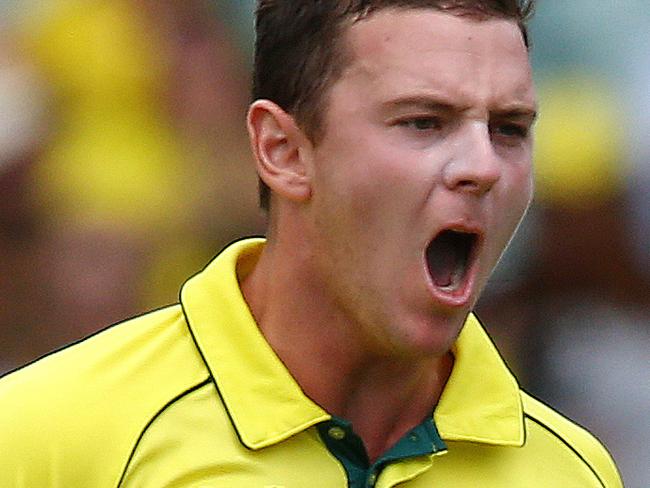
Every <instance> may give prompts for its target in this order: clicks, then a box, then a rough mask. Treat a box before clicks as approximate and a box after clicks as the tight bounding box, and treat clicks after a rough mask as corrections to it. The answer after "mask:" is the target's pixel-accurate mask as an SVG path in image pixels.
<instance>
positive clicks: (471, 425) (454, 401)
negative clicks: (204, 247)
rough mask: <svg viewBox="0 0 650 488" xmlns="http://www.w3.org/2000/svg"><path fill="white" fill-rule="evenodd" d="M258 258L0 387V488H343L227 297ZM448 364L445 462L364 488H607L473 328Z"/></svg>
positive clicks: (585, 453) (415, 465)
mask: <svg viewBox="0 0 650 488" xmlns="http://www.w3.org/2000/svg"><path fill="white" fill-rule="evenodd" d="M262 245H263V241H261V240H247V241H242V242H240V243H237V244H234V245H232V246H231V247H229V248H228V249H227V250H226V251H224V252H223V253H222V254H221V255H220V256H219V257H218V258H217V259H216V260H215V261H214V262H213V263H212V264H211V265H210V266H209V267H208V268H207V269H206V270H205V271H203V272H202V273H200V274H199V275H197V276H196V277H194V278H193V279H191V280H190V281H189V282H188V283H187V284H186V286H185V287H184V289H183V291H182V294H181V305H180V306H174V307H170V308H167V309H164V310H161V311H157V312H153V313H151V314H148V315H145V316H143V317H140V318H136V319H134V320H131V321H128V322H125V323H122V324H120V325H117V326H114V327H112V328H110V329H108V330H106V331H104V332H102V333H100V334H99V335H96V336H95V337H93V338H90V339H87V340H85V341H83V342H82V343H80V344H78V345H76V346H73V347H70V348H68V349H66V350H64V351H62V352H60V353H57V354H54V355H51V356H49V357H47V358H45V359H43V360H41V361H39V362H38V363H36V364H34V365H32V366H30V367H27V368H24V369H22V370H20V371H19V372H17V373H14V374H12V375H9V376H7V377H5V378H3V379H2V380H1V381H0V486H2V487H30V488H31V487H36V486H38V487H39V488H41V487H45V488H46V487H66V488H75V487H87V486H92V487H94V488H102V487H107V488H108V487H111V488H115V487H117V486H120V487H128V488H131V487H155V488H158V487H163V486H165V487H178V488H184V487H227V488H250V487H276V488H277V487H284V488H290V487H292V488H305V487H310V488H336V487H345V486H347V480H346V475H345V471H344V469H343V467H342V466H341V465H340V464H339V463H338V461H337V460H336V459H335V458H334V456H333V455H331V454H330V453H329V451H328V450H327V449H326V447H325V445H324V444H323V442H322V441H321V440H320V439H319V437H318V433H317V430H316V428H315V427H314V425H315V424H317V423H318V422H321V421H323V420H326V419H328V418H329V415H328V414H327V412H325V411H324V410H323V409H321V408H320V407H319V406H318V405H316V404H315V403H314V402H312V401H311V400H310V399H309V398H307V397H306V396H305V395H304V394H303V393H302V391H301V389H300V387H299V386H298V385H297V383H296V382H295V381H294V380H293V378H292V377H291V375H290V374H289V372H288V371H287V370H286V369H285V367H284V366H283V364H282V363H281V362H280V361H279V359H278V358H277V357H276V355H275V354H274V352H273V351H272V350H271V349H270V347H269V346H268V344H267V343H266V342H265V341H264V338H263V336H262V335H261V333H260V332H259V330H258V329H257V327H256V324H255V322H254V321H253V318H252V316H251V314H250V311H249V310H248V307H247V306H246V303H245V301H244V300H243V297H242V295H241V293H240V290H239V287H238V286H237V278H236V270H237V268H238V272H239V273H240V275H241V274H242V273H246V272H247V268H248V269H250V267H251V266H253V265H254V261H255V258H256V255H257V254H258V253H259V250H260V248H261V246H262ZM238 263H240V265H239V267H238ZM454 354H455V356H456V364H455V366H454V371H453V373H452V376H451V378H450V380H449V382H448V385H447V387H446V389H445V391H444V393H443V396H442V398H441V401H440V404H439V406H438V408H437V409H436V412H435V419H436V422H437V424H438V428H439V430H440V433H441V435H442V437H443V439H445V442H446V443H447V445H448V447H449V450H448V451H447V452H446V453H445V454H444V455H435V456H423V457H420V458H414V459H409V460H405V461H403V462H400V463H397V464H392V465H389V466H388V467H387V468H386V469H385V470H384V471H383V472H382V473H381V474H380V476H379V477H378V480H377V485H376V486H377V487H379V488H388V487H392V486H396V485H397V484H400V483H401V484H400V485H399V486H403V487H411V488H413V487H415V488H418V487H419V488H425V487H428V488H429V487H434V486H446V487H476V486H481V487H495V488H496V487H498V488H502V487H504V486H507V487H537V486H539V487H544V488H546V487H555V486H561V487H563V488H565V487H568V488H571V487H576V488H578V487H580V488H591V487H593V488H596V487H600V488H603V487H605V488H620V487H621V486H622V484H621V482H620V478H619V476H618V474H617V472H616V468H615V466H614V464H613V462H612V461H611V458H610V457H609V455H608V454H607V453H606V451H605V450H604V449H603V447H602V446H601V445H600V444H599V443H598V442H597V441H596V440H595V439H594V438H593V437H591V436H590V435H589V434H588V433H587V432H585V431H584V430H582V429H581V428H579V427H577V426H575V425H574V424H572V423H570V422H569V421H567V420H565V419H563V418H562V417H560V416H559V415H557V414H556V413H554V412H553V411H551V410H550V409H548V408H547V407H545V406H543V405H541V404H540V403H538V402H536V401H535V400H532V399H530V398H529V397H528V396H526V395H525V394H522V393H521V392H520V391H519V388H518V387H517V384H516V382H515V380H514V378H513V377H512V376H511V375H510V373H509V372H508V371H507V369H506V368H505V365H503V363H502V362H501V360H500V358H499V356H498V354H497V353H496V351H495V350H494V348H493V346H492V345H491V343H490V341H489V339H488V338H487V336H486V335H485V333H484V332H483V331H482V329H481V327H480V325H479V323H478V322H477V321H476V319H475V318H473V317H470V319H469V320H468V322H467V324H466V326H465V329H464V330H463V332H462V334H461V336H460V338H459V340H458V342H457V344H456V345H455V347H454Z"/></svg>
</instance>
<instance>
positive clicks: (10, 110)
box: [0, 0, 650, 488]
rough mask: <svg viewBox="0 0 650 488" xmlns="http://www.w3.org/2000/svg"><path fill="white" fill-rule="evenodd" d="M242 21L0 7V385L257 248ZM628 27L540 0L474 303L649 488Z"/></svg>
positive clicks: (65, 5)
mask: <svg viewBox="0 0 650 488" xmlns="http://www.w3.org/2000/svg"><path fill="white" fill-rule="evenodd" d="M594 3H597V4H598V6H597V7H594ZM252 8H253V1H252V0H231V1H226V0H221V1H217V0H48V2H37V1H34V0H20V1H10V0H5V2H4V3H2V4H0V373H2V372H6V371H8V370H10V369H13V368H15V367H18V366H20V365H22V364H24V363H26V362H29V361H31V360H33V359H34V358H36V357H38V356H40V355H43V354H46V353H47V352H48V351H51V350H53V349H55V348H57V347H61V346H62V345H64V344H67V343H70V342H72V341H75V340H78V339H79V338H81V337H83V336H86V335H88V334H89V333H92V332H94V331H96V330H99V329H101V328H103V327H105V326H107V325H109V324H110V323H113V322H115V321H118V320H120V319H123V318H125V317H128V316H133V315H135V314H138V313H141V312H144V311H146V310H148V309H151V308H157V307H161V306H164V305H166V304H169V303H173V302H175V301H176V300H177V296H178V289H179V287H180V286H181V284H182V283H183V281H184V280H185V279H186V278H187V277H188V276H190V275H192V274H193V273H195V272H197V271H198V270H200V269H201V268H202V267H203V266H204V265H205V264H206V263H207V262H208V261H209V260H210V258H211V257H212V256H213V255H215V254H216V253H217V252H218V251H219V250H220V249H221V248H222V247H223V246H224V245H225V244H227V243H228V242H230V241H231V240H233V239H235V238H237V237H239V236H243V235H251V234H261V233H263V232H264V222H263V217H262V215H261V213H260V211H259V210H258V209H257V193H256V192H257V179H256V176H255V172H254V169H253V165H252V161H251V156H250V154H249V148H248V142H247V138H246V133H245V126H244V116H245V110H246V106H247V103H248V97H249V76H250V65H251V61H250V59H251V44H252V41H251V36H252V17H251V11H252ZM646 10H647V9H644V8H643V2H640V1H638V0H620V1H613V0H611V1H603V2H591V1H589V0H572V2H546V3H544V2H542V3H541V4H540V7H539V8H538V13H537V17H536V18H535V20H534V22H533V25H532V30H533V40H534V58H533V60H534V64H535V65H536V66H535V67H536V69H537V76H538V80H537V82H538V89H539V94H540V102H541V115H540V120H539V123H538V126H537V131H536V137H537V150H536V156H535V164H536V180H537V193H536V197H535V202H534V206H533V208H532V209H531V211H530V212H529V215H528V216H527V218H526V220H525V221H524V223H523V224H522V227H521V229H520V231H519V233H518V235H517V237H516V238H515V239H514V241H513V243H512V245H511V247H510V249H509V251H508V253H507V254H506V256H505V257H504V259H503V260H502V262H501V264H500V266H499V268H498V270H497V272H496V273H495V275H494V277H493V279H492V281H491V283H490V285H489V288H488V290H487V291H486V294H485V296H484V297H483V299H482V300H481V302H480V304H479V307H478V314H479V317H481V318H482V320H483V321H484V322H485V323H486V325H487V327H488V330H489V331H490V333H491V334H492V336H493V337H494V339H495V342H497V344H498V345H499V347H500V348H501V349H502V350H503V353H504V355H505V356H506V359H507V360H508V361H509V363H510V364H511V366H512V367H513V369H514V370H515V371H516V373H517V374H518V376H519V378H520V379H521V381H522V383H523V384H524V385H525V387H526V388H527V389H528V390H529V391H531V392H532V393H533V394H535V395H537V396H541V397H543V398H544V399H546V400H547V401H548V402H549V403H552V404H553V405H554V406H555V407H557V408H559V409H560V410H561V411H563V412H565V413H567V414H568V415H570V416H571V417H572V418H575V419H576V420H577V421H579V422H581V423H583V424H586V425H588V426H589V427H590V429H591V430H592V431H593V432H594V433H595V434H597V435H598V436H599V437H601V438H602V439H603V440H604V441H605V443H606V444H607V445H608V446H609V447H610V449H611V450H612V452H613V454H614V456H615V458H616V459H617V461H618V463H619V465H620V467H621V470H622V471H623V475H624V478H625V480H626V486H628V488H635V487H636V488H641V487H642V486H647V480H649V479H650V461H649V459H648V456H647V449H646V446H647V442H648V441H649V440H650V427H649V426H650V422H648V421H647V417H648V414H650V374H649V371H650V368H649V366H650V249H649V247H650V246H649V244H648V243H649V242H650V138H649V137H648V135H649V134H650V89H648V87H650V39H649V38H648V37H649V36H648V32H650V29H649V28H650V14H649V13H648V12H646ZM644 481H645V482H646V483H644Z"/></svg>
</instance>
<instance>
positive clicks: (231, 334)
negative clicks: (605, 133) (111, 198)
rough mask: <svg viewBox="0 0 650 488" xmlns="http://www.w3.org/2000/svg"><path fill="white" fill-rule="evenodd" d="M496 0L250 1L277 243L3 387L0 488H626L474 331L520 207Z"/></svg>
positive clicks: (529, 103) (220, 265)
mask: <svg viewBox="0 0 650 488" xmlns="http://www.w3.org/2000/svg"><path fill="white" fill-rule="evenodd" d="M526 12H527V8H524V7H522V6H520V5H519V4H518V3H517V2H515V1H514V0H513V1H506V0H500V1H497V0H482V1H481V0H475V1H467V0H466V1H450V0H447V1H439V0H429V1H425V0H419V1H417V0H411V1H408V0H394V1H389V0H383V1H382V0H375V1H373V0H367V1H364V2H362V1H346V2H342V1H336V0H323V1H319V2H311V1H300V2H298V1H296V0H262V1H261V2H260V4H259V8H258V21H257V29H258V46H257V58H256V70H257V71H256V77H255V97H256V101H255V102H254V103H253V104H252V105H251V107H250V110H249V114H248V127H249V131H250V135H251V141H252V147H253V151H254V154H255V159H256V162H257V169H258V173H259V176H260V178H261V181H262V182H263V185H262V189H263V190H262V200H263V202H264V204H265V205H266V206H267V207H268V210H269V232H268V241H267V242H266V243H264V242H263V241H261V240H246V241H241V242H238V243H236V244H233V245H232V246H231V247H229V248H228V249H226V250H225V251H224V252H223V253H221V254H220V256H219V257H217V258H216V260H215V261H214V262H213V263H212V264H211V265H210V266H209V267H208V268H206V270H205V271H203V272H202V273H200V274H199V275H198V276H196V277H194V278H192V279H191V280H190V281H189V282H188V283H187V284H186V285H185V286H184V288H183V291H182V292H181V304H180V305H179V306H176V307H171V308H168V309H164V310H161V311H158V312H154V313H152V314H149V315H147V316H144V317H141V318H138V319H135V320H134V321H131V322H126V323H123V324H120V325H118V326H116V327H113V328H111V329H109V330H107V331H105V332H103V333H101V334H99V335H97V336H95V337H93V338H92V339H89V340H86V341H84V342H82V343H81V344H78V345H76V346H74V347H73V348H71V349H68V350H66V351H63V352H60V353H58V354H55V355H53V356H50V357H48V358H46V359H44V360H41V361H40V362H38V363H36V364H35V365H33V366H31V367H28V368H26V369H24V370H22V371H20V372H18V373H15V374H13V375H11V376H9V377H7V378H5V379H4V380H3V382H2V385H1V386H0V398H1V400H0V401H1V405H2V407H1V412H2V413H1V415H2V417H0V422H1V423H0V439H1V440H0V453H1V454H0V459H1V461H0V468H1V469H0V481H1V483H0V485H2V486H66V487H70V486H93V487H103V486H106V487H108V486H111V487H114V486H121V487H131V486H151V487H154V486H155V487H159V486H175V487H189V486H196V487H208V486H215V487H228V488H231V487H234V488H236V487H323V488H333V487H338V486H341V487H343V486H352V487H362V486H378V487H391V486H397V485H399V486H405V487H407V486H408V487H433V486H457V487H469V486H472V487H473V486H487V487H504V486H522V487H524V486H525V487H530V486H540V487H550V486H558V487H559V486H561V487H573V486H575V487H607V488H609V487H620V486H622V484H621V481H620V478H619V476H618V474H617V471H616V468H615V466H614V464H613V462H612V460H611V459H610V457H609V455H608V454H607V452H606V451H605V450H604V448H603V447H602V446H601V445H600V444H599V443H598V442H597V441H596V440H595V439H594V438H592V437H591V436H590V435H589V434H588V433H587V432H585V431H584V430H582V429H581V428H579V427H577V426H575V425H573V424H572V423H570V422H569V421H568V420H565V419H564V418H562V417H560V416H559V415H558V414H556V413H554V412H553V411H552V410H550V409H549V408H548V407H545V406H544V405H542V404H541V403H539V402H537V401H536V400H533V399H532V398H530V397H529V396H527V395H526V394H525V393H523V392H521V391H520V390H519V388H518V386H517V383H516V382H515V380H514V378H513V377H512V376H511V375H510V373H509V372H508V370H507V369H506V368H505V366H504V365H503V363H502V362H501V359H500V358H499V356H498V354H497V353H496V351H495V350H494V348H493V346H492V345H491V343H490V342H489V340H488V339H487V337H486V335H485V333H484V332H483V330H482V329H481V327H480V325H479V324H478V322H477V320H476V319H475V318H474V317H473V316H472V315H471V310H472V307H473V305H474V304H475V302H476V300H477V298H478V296H479V293H480V291H481V289H482V288H483V286H484V285H485V282H486V281H487V278H488V276H489V275H490V272H491V271H492V269H493V267H494V266H495V264H496V262H497V260H498V258H499V256H500V255H501V253H502V251H503V249H504V248H505V246H506V244H507V243H508V241H509V239H510V237H511V235H512V234H513V232H514V230H515V228H516V227H517V225H518V223H519V221H520V219H521V218H522V215H523V214H524V212H525V210H526V208H527V206H528V204H529V201H530V198H531V192H532V184H531V139H532V136H531V126H532V124H533V120H534V118H535V112H536V106H535V97H534V92H533V87H532V82H531V73H530V68H529V62H528V54H527V47H526V37H525V28H524V21H525V18H526Z"/></svg>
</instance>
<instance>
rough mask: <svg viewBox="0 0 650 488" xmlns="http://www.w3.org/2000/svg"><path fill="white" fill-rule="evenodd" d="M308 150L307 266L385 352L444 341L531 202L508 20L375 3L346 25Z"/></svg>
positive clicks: (523, 113)
mask: <svg viewBox="0 0 650 488" xmlns="http://www.w3.org/2000/svg"><path fill="white" fill-rule="evenodd" d="M343 42H347V43H348V49H349V50H350V52H351V54H352V60H351V62H350V63H349V65H348V66H347V68H346V69H345V70H344V72H343V74H342V76H341V77H340V78H339V79H338V80H337V81H336V82H334V84H333V85H332V87H331V91H330V93H329V97H328V104H327V107H326V109H325V110H326V112H325V114H324V124H325V130H324V134H323V137H322V139H321V140H320V141H319V143H318V144H317V146H316V147H315V149H314V153H313V158H314V159H313V172H314V174H313V186H312V199H311V202H310V208H309V210H308V212H309V219H310V226H311V227H310V228H311V229H312V231H313V234H312V236H313V237H314V239H313V245H314V246H315V247H314V249H315V252H314V260H315V265H316V273H317V274H318V276H319V278H322V281H323V283H324V285H325V289H326V293H328V294H329V296H331V297H333V300H334V303H335V306H336V307H338V308H339V310H340V311H342V312H344V313H345V314H346V315H347V316H348V317H350V318H351V319H352V322H353V323H355V325H356V326H357V327H358V332H359V333H360V334H361V337H362V338H363V340H365V341H367V343H368V344H369V345H371V347H373V348H376V350H377V351H378V352H379V351H382V352H383V353H386V352H390V353H391V354H394V353H395V352H398V354H413V353H416V354H422V355H430V354H441V353H444V352H445V351H446V350H448V349H449V347H450V346H451V344H452V343H453V341H454V340H455V338H456V336H457V334H458V332H459V330H460V328H461V327H462V324H463V323H464V320H465V318H466V316H467V314H468V312H469V311H470V310H471V308H472V307H473V306H474V304H475V303H476V301H477V299H478V297H479V294H480V291H481V290H482V288H483V287H484V285H485V283H486V281H487V279H488V277H489V275H490V273H491V272H492V270H493V268H494V266H495V265H496V263H497V260H498V259H499V257H500V255H501V253H502V252H503V250H504V248H505V246H506V245H507V243H508V241H509V240H510V238H511V236H512V234H513V232H514V231H515V229H516V227H517V225H518V223H519V221H520V220H521V218H522V216H523V214H524V212H525V210H526V208H527V206H528V204H529V202H530V198H531V193H532V181H531V134H530V126H531V124H532V122H533V119H534V111H535V97H534V90H533V86H532V81H531V73H530V66H529V60H528V53H527V50H526V48H525V46H524V43H523V39H522V36H521V33H520V31H519V28H518V27H517V25H516V23H514V22H511V21H507V20H501V19H491V20H482V21H478V20H474V19H470V18H461V17H458V16H453V15H450V14H446V13H442V12H438V11H435V10H427V9H421V10H392V9H389V10H384V11H380V12H378V13H375V14H373V15H372V16H371V17H369V18H368V19H365V20H363V21H360V22H358V23H356V24H354V25H353V26H352V27H350V28H349V29H348V32H347V36H346V38H345V39H344V40H343Z"/></svg>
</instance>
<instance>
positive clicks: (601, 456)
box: [521, 391, 623, 488]
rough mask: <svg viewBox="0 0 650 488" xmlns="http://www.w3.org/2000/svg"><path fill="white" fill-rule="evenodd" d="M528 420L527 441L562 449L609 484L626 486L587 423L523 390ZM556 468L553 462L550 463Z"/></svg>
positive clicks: (608, 487) (547, 448)
mask: <svg viewBox="0 0 650 488" xmlns="http://www.w3.org/2000/svg"><path fill="white" fill-rule="evenodd" d="M521 397H522V403H523V407H524V417H525V419H524V421H525V424H526V433H527V436H526V437H527V440H526V444H529V445H532V446H535V448H536V449H539V452H540V457H544V454H545V452H550V451H556V450H561V451H565V452H566V453H567V454H569V455H571V456H574V457H575V458H576V461H577V462H580V463H584V465H585V467H586V468H588V469H589V470H591V471H592V472H593V474H594V475H595V476H596V477H597V478H598V479H599V480H600V482H601V484H602V486H603V487H605V488H622V486H623V483H622V481H621V477H620V474H619V473H618V470H617V468H616V465H615V464H614V461H613V459H612V457H611V455H610V454H609V452H607V449H605V447H604V446H603V444H602V443H601V442H600V441H599V440H598V439H597V438H596V437H595V436H594V435H593V434H591V433H590V432H588V431H587V430H586V429H584V428H583V427H581V426H579V425H578V424H576V423H574V422H572V421H571V420H569V419H567V418H566V417H564V416H562V415H561V414H560V413H558V412H557V411H555V410H554V409H552V408H551V407H549V406H548V405H545V404H544V403H542V402H541V401H539V400H537V399H536V398H534V397H532V396H531V395H529V394H527V393H526V392H523V391H522V392H521ZM549 468H550V469H552V468H553V467H552V466H549Z"/></svg>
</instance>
